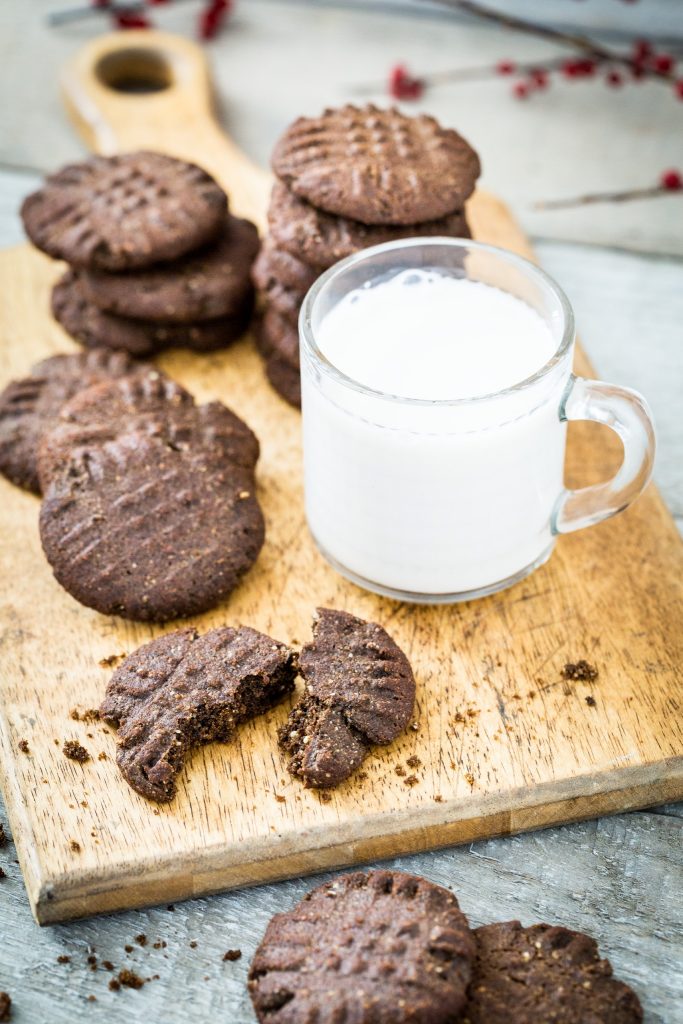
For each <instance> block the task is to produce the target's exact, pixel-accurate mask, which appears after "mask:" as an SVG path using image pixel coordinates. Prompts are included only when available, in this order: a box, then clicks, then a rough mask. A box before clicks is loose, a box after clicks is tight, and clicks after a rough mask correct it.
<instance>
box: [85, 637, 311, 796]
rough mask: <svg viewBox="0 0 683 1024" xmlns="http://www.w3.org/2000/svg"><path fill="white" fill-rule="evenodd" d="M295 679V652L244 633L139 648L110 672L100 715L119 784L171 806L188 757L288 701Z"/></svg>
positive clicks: (171, 639) (166, 639)
mask: <svg viewBox="0 0 683 1024" xmlns="http://www.w3.org/2000/svg"><path fill="white" fill-rule="evenodd" d="M295 676H296V664H295V655H294V652H293V651H291V650H290V649H289V648H288V647H287V646H286V645H285V644H281V643H278V642H277V641H275V640H273V639H271V637H269V636H265V635H264V634H263V633H258V632H257V631H256V630H255V629H250V628H248V627H246V626H242V627H240V628H239V629H231V628H229V627H227V626H226V627H222V628H220V629H212V630H210V631H209V632H208V633H205V634H204V635H203V636H200V635H199V633H197V631H196V630H194V629H182V630H178V631H177V632H174V633H168V634H167V635H166V636H161V637H158V638H157V639H156V640H152V642H151V643H148V644H145V645H144V646H143V647H140V648H138V650H137V651H134V652H133V654H131V655H129V657H127V658H126V659H125V661H123V662H122V664H121V665H120V666H119V668H118V669H117V670H116V672H114V675H113V676H112V678H111V680H110V682H109V685H108V687H107V693H106V696H105V699H104V701H103V703H102V706H101V708H100V713H101V715H102V718H103V719H104V720H105V721H106V722H108V723H109V724H110V725H114V726H117V727H118V730H119V731H118V741H119V748H118V752H117V757H116V760H117V764H118V766H119V768H120V769H121V772H122V774H123V776H124V778H125V779H126V781H127V782H128V783H129V784H130V785H131V786H132V787H133V789H135V790H137V792H138V793H140V794H141V795H142V796H144V797H147V799H148V800H156V801H158V802H165V801H168V800H171V799H172V798H173V796H174V795H175V791H176V778H177V776H178V773H179V772H180V770H181V768H182V766H183V763H184V760H185V756H186V755H187V753H188V752H189V751H190V750H191V749H193V748H195V747H198V746H201V745H203V744H205V743H210V742H212V741H215V740H221V741H225V740H228V739H230V737H231V736H232V734H233V732H234V730H235V728H236V727H237V726H238V725H239V724H240V723H242V722H245V721H247V720H248V719H250V718H254V717H255V716H256V715H260V714H262V713H263V712H264V711H267V710H268V709H269V708H272V707H273V706H274V705H275V704H277V703H278V702H279V701H280V700H281V699H282V698H283V697H284V696H285V695H286V694H287V693H289V692H290V691H291V690H292V689H293V687H294V679H295Z"/></svg>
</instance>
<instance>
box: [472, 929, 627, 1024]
mask: <svg viewBox="0 0 683 1024" xmlns="http://www.w3.org/2000/svg"><path fill="white" fill-rule="evenodd" d="M474 937H475V940H476V958H475V961H474V968H473V972H472V981H471V984H470V989H469V996H468V1000H467V1004H466V1006H465V1010H464V1012H463V1016H462V1021H463V1024H538V1022H539V1021H552V1022H553V1024H577V1022H579V1021H586V1022H588V1021H590V1022H591V1024H639V1022H640V1021H642V1019H643V1011H642V1008H641V1005H640V1001H639V999H638V997H637V996H636V994H635V992H633V991H632V990H631V989H630V988H629V987H628V985H624V984H623V982H621V981H617V979H616V978H614V977H613V976H612V967H611V964H610V962H609V960H601V959H600V955H599V953H598V947H597V945H596V943H595V940H594V939H592V938H590V936H588V935H583V934H582V933H581V932H574V931H570V930H569V929H568V928H560V927H555V926H553V925H549V924H537V925H533V926H532V927H530V928H523V927H522V926H521V924H520V923H519V921H507V922H504V923H499V924H489V925H485V926H484V927H482V928H477V929H476V931H475V932H474Z"/></svg>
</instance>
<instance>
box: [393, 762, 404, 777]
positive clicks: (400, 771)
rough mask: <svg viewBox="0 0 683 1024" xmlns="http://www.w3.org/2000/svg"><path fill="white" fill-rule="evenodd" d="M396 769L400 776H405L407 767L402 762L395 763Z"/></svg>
mask: <svg viewBox="0 0 683 1024" xmlns="http://www.w3.org/2000/svg"><path fill="white" fill-rule="evenodd" d="M394 771H395V772H396V774H397V775H400V776H403V775H405V773H406V770H405V768H404V767H403V766H402V765H400V764H397V765H394Z"/></svg>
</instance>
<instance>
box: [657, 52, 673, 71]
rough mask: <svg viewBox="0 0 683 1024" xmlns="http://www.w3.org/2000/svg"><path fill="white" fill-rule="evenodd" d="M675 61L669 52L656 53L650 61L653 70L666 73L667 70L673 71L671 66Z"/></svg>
mask: <svg viewBox="0 0 683 1024" xmlns="http://www.w3.org/2000/svg"><path fill="white" fill-rule="evenodd" d="M675 63H676V61H675V60H674V58H673V57H672V56H671V54H670V53H658V54H657V55H656V56H655V58H654V60H653V61H652V66H653V67H654V69H655V71H661V72H662V74H664V75H666V74H668V73H669V71H673V67H674V64H675Z"/></svg>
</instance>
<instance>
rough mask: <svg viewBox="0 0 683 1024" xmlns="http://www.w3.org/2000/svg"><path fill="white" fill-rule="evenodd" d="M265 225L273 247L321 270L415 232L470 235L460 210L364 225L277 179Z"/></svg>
mask: <svg viewBox="0 0 683 1024" xmlns="http://www.w3.org/2000/svg"><path fill="white" fill-rule="evenodd" d="M268 224H269V227H270V231H271V234H272V237H273V240H274V242H275V244H276V245H277V246H279V247H280V248H281V249H286V250H287V252H290V253H292V255H293V256H296V257H297V259H299V260H302V261H305V262H307V263H311V264H314V265H316V266H318V267H320V268H321V269H322V268H326V267H331V266H332V264H333V263H336V262H337V260H343V259H345V258H346V257H347V256H351V255H352V254H353V253H355V252H359V251H360V250H361V249H367V248H369V247H370V246H371V245H381V244H382V243H383V242H394V241H398V240H399V239H401V238H412V237H413V236H418V235H430V236H436V235H443V236H445V237H448V238H469V237H470V230H469V227H468V226H467V220H466V218H465V214H464V213H463V212H462V211H461V210H457V211H456V212H455V213H450V214H448V215H447V216H446V217H441V218H440V219H439V220H429V221H423V222H421V223H419V224H409V225H408V226H407V227H397V226H395V225H393V226H392V225H377V224H375V225H367V224H361V223H360V222H359V221H356V220H349V219H348V218H347V217H336V216H335V215H334V214H332V213H324V212H323V211H322V210H318V209H316V207H315V206H311V204H310V203H307V202H306V201H305V200H304V199H300V198H299V197H298V196H295V195H294V193H293V192H291V191H290V190H289V189H288V188H287V186H286V185H284V184H283V183H282V182H281V181H277V182H276V183H275V185H274V186H273V191H272V193H271V197H270V206H269V208H268Z"/></svg>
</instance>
